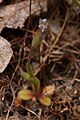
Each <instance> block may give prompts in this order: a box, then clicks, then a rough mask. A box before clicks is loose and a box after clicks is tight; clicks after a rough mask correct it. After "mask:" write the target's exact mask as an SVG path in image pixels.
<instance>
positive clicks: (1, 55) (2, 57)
mask: <svg viewBox="0 0 80 120" xmlns="http://www.w3.org/2000/svg"><path fill="white" fill-rule="evenodd" d="M12 54H13V51H12V49H11V45H10V43H9V42H8V41H7V40H6V39H4V38H3V37H1V36H0V73H2V72H3V71H4V70H5V68H6V67H7V65H8V63H9V61H10V59H11V57H12Z"/></svg>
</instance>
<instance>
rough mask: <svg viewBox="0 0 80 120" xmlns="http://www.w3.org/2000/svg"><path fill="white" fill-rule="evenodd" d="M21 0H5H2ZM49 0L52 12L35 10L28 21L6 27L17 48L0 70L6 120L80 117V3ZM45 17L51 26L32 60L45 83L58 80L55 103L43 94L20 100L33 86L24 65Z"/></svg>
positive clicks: (0, 117)
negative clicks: (43, 98)
mask: <svg viewBox="0 0 80 120" xmlns="http://www.w3.org/2000/svg"><path fill="white" fill-rule="evenodd" d="M18 2H21V0H17V1H15V0H11V1H10V0H9V1H7V0H3V1H2V3H1V5H0V6H4V7H5V6H7V5H10V4H12V5H14V3H15V4H17V3H18ZM47 4H48V5H47V12H45V13H44V12H43V11H41V13H40V14H39V15H35V14H34V15H31V16H29V17H28V18H26V20H25V23H24V27H22V28H16V29H15V28H8V27H4V28H3V29H2V31H1V33H0V36H2V37H3V38H5V39H7V40H8V41H9V42H10V43H11V48H12V50H13V56H12V58H11V60H10V63H9V64H8V66H7V68H6V69H5V70H4V72H3V73H1V74H0V120H80V7H79V6H77V5H76V4H75V3H73V2H71V1H70V0H63V1H62V0H48V2H47ZM45 18H46V19H47V22H48V27H47V32H46V33H44V37H42V41H41V44H40V45H39V46H38V47H37V48H36V49H35V50H34V51H33V54H32V58H31V65H32V67H33V69H34V73H35V75H36V76H37V77H38V78H39V80H40V84H41V87H42V88H43V87H44V86H46V85H55V92H54V94H53V95H52V96H51V101H52V103H51V105H50V106H49V107H46V106H44V105H42V104H41V103H40V102H39V101H37V100H29V101H24V100H22V101H20V100H17V93H18V91H19V90H21V89H24V88H27V87H29V88H30V89H31V86H30V84H29V83H28V82H27V81H26V80H25V79H24V78H23V77H22V76H21V75H20V70H19V68H22V69H23V70H24V71H27V70H26V63H27V61H28V55H29V52H30V50H31V43H32V40H33V36H34V35H35V34H37V33H38V32H39V29H40V28H39V20H40V19H42V20H43V19H45ZM41 34H42V33H41ZM15 99H16V103H15Z"/></svg>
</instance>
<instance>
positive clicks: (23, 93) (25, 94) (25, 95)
mask: <svg viewBox="0 0 80 120" xmlns="http://www.w3.org/2000/svg"><path fill="white" fill-rule="evenodd" d="M33 96H34V94H33V92H32V91H31V90H20V91H19V92H18V97H19V98H20V99H22V100H30V99H32V98H33Z"/></svg>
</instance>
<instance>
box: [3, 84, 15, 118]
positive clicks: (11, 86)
mask: <svg viewBox="0 0 80 120" xmlns="http://www.w3.org/2000/svg"><path fill="white" fill-rule="evenodd" d="M10 87H11V90H12V93H13V100H12V103H11V105H10V107H9V109H8V112H7V115H6V119H5V120H8V117H9V113H10V111H11V108H12V106H13V104H14V100H15V92H14V90H13V87H12V85H11V84H10Z"/></svg>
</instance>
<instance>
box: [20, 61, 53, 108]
mask: <svg viewBox="0 0 80 120" xmlns="http://www.w3.org/2000/svg"><path fill="white" fill-rule="evenodd" d="M20 71H21V76H22V77H23V78H25V79H26V80H28V81H29V82H30V84H31V87H32V90H30V89H27V90H25V89H23V90H20V91H19V92H18V98H19V99H22V100H30V99H33V98H36V99H37V100H38V101H39V102H40V103H41V104H43V105H45V106H50V105H51V98H50V96H51V95H52V94H53V93H54V90H55V87H54V86H52V85H49V86H45V87H44V88H43V89H41V87H40V81H39V79H38V78H37V77H36V76H35V75H34V71H33V69H32V66H31V65H30V63H29V62H28V63H27V71H28V72H24V71H23V70H22V69H20Z"/></svg>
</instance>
